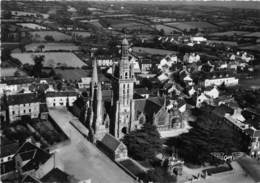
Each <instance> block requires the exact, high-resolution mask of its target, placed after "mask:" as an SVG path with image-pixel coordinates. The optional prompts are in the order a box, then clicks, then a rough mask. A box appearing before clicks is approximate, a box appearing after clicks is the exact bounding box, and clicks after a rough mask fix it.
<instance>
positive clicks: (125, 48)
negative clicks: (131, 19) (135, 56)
mask: <svg viewBox="0 0 260 183" xmlns="http://www.w3.org/2000/svg"><path fill="white" fill-rule="evenodd" d="M121 47H122V58H124V57H128V47H129V43H128V41H127V39H126V37H125V38H124V39H123V41H122V45H121Z"/></svg>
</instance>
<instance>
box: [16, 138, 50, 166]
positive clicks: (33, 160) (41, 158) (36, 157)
mask: <svg viewBox="0 0 260 183" xmlns="http://www.w3.org/2000/svg"><path fill="white" fill-rule="evenodd" d="M17 155H18V156H20V157H21V159H22V160H23V161H27V160H29V161H28V162H27V163H26V164H25V165H24V166H23V167H22V169H23V171H29V170H32V169H35V168H36V167H37V164H42V163H44V162H46V161H47V160H48V159H49V158H50V157H51V155H50V154H49V153H48V152H46V151H44V150H42V149H41V148H39V147H37V146H35V145H34V144H32V143H30V142H25V143H24V144H23V145H22V146H21V147H20V148H19V149H18V150H17V152H16V156H17Z"/></svg>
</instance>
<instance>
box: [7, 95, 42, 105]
mask: <svg viewBox="0 0 260 183" xmlns="http://www.w3.org/2000/svg"><path fill="white" fill-rule="evenodd" d="M36 102H40V98H39V97H38V96H37V94H36V93H19V94H15V95H8V96H7V105H19V104H28V103H36Z"/></svg>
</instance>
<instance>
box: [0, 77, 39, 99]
mask: <svg viewBox="0 0 260 183" xmlns="http://www.w3.org/2000/svg"><path fill="white" fill-rule="evenodd" d="M33 82H34V78H33V77H8V78H2V81H1V84H0V95H2V94H4V93H6V94H15V93H18V92H20V91H29V86H30V85H31V84H32V83H33Z"/></svg>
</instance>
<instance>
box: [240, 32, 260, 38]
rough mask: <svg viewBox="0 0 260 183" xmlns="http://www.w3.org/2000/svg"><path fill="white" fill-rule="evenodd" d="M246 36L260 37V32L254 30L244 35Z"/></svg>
mask: <svg viewBox="0 0 260 183" xmlns="http://www.w3.org/2000/svg"><path fill="white" fill-rule="evenodd" d="M244 36H245V37H257V38H260V32H252V33H249V34H246V35H244Z"/></svg>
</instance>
